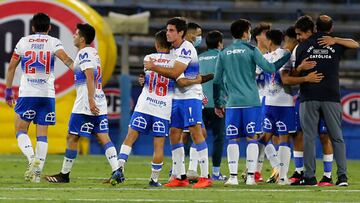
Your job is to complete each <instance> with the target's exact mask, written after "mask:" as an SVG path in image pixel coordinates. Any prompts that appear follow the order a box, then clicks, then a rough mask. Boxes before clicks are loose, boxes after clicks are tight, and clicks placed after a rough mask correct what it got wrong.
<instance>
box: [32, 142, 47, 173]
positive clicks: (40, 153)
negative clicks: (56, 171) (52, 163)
mask: <svg viewBox="0 0 360 203" xmlns="http://www.w3.org/2000/svg"><path fill="white" fill-rule="evenodd" d="M47 151H48V142H47V136H37V137H36V148H35V154H36V155H35V157H36V158H37V159H39V160H40V166H39V167H40V170H41V171H42V170H43V168H44V164H45V160H46V154H47Z"/></svg>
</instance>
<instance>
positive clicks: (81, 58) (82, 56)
mask: <svg viewBox="0 0 360 203" xmlns="http://www.w3.org/2000/svg"><path fill="white" fill-rule="evenodd" d="M88 57H89V55H88V53H84V54H79V59H80V60H83V59H87V58H88Z"/></svg>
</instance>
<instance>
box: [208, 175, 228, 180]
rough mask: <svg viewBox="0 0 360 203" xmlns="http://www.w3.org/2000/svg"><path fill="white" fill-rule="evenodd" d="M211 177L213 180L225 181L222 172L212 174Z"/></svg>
mask: <svg viewBox="0 0 360 203" xmlns="http://www.w3.org/2000/svg"><path fill="white" fill-rule="evenodd" d="M211 179H212V180H215V181H226V180H227V177H226V176H224V175H223V174H221V173H219V175H215V174H212V175H211Z"/></svg>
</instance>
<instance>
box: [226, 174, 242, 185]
mask: <svg viewBox="0 0 360 203" xmlns="http://www.w3.org/2000/svg"><path fill="white" fill-rule="evenodd" d="M231 185H239V181H238V179H237V177H233V176H230V178H229V179H228V180H227V181H226V182H225V186H231Z"/></svg>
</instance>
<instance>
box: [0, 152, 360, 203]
mask: <svg viewBox="0 0 360 203" xmlns="http://www.w3.org/2000/svg"><path fill="white" fill-rule="evenodd" d="M0 160H1V164H0V202H29V201H30V202H360V176H359V175H358V174H359V172H360V161H349V162H348V170H349V184H350V186H349V187H342V188H340V187H336V186H332V187H310V186H278V185H273V184H259V185H256V186H246V185H245V184H244V183H240V185H239V186H237V187H224V185H223V183H221V182H215V184H214V185H213V187H211V188H206V189H192V188H191V187H187V188H176V189H168V188H159V189H157V188H156V189H154V188H149V187H148V186H147V184H148V178H149V175H150V166H151V165H150V162H151V157H134V156H130V158H129V162H128V164H127V165H126V168H125V176H126V182H125V183H123V184H120V185H117V186H111V185H109V184H104V183H103V181H104V180H105V179H107V178H109V177H110V167H109V165H108V163H107V161H106V159H105V157H104V156H79V157H78V158H77V160H76V162H75V164H74V167H73V170H72V172H71V183H67V184H52V183H47V182H46V181H45V180H44V179H42V182H41V183H37V184H36V183H26V182H25V181H24V178H23V174H24V171H25V168H26V163H25V162H26V161H25V157H23V156H21V155H0ZM62 160H63V156H60V155H49V156H48V158H47V162H46V165H45V169H44V172H43V175H50V174H55V173H58V172H59V170H60V168H61V165H62ZM224 161H225V160H224ZM170 163H171V162H170V159H169V158H167V159H166V160H165V165H164V168H163V171H162V173H161V176H160V182H162V183H165V182H166V181H167V178H168V172H169V167H170V165H171V164H170ZM244 163H245V161H244V160H241V161H240V167H239V169H240V170H242V168H243V167H244ZM334 165H335V164H334ZM318 169H319V170H318V179H319V178H321V174H322V163H321V162H318ZM334 169H335V170H336V167H334ZM335 170H334V171H335ZM292 171H293V167H291V169H290V172H292ZM222 172H223V173H224V174H227V173H228V169H227V164H226V162H223V165H222ZM269 173H270V166H269V164H268V161H265V164H264V169H263V176H264V179H265V178H267V177H268V176H269ZM333 174H334V177H336V175H335V173H333ZM290 175H291V174H290ZM334 181H336V179H335V180H334Z"/></svg>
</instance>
